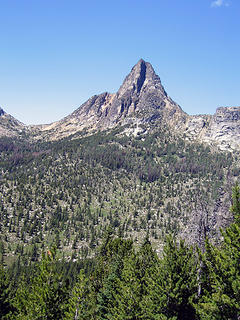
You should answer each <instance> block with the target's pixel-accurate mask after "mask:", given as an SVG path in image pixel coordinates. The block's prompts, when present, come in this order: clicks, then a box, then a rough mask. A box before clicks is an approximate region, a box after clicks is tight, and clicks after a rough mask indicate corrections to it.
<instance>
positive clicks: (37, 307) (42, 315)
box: [13, 249, 66, 320]
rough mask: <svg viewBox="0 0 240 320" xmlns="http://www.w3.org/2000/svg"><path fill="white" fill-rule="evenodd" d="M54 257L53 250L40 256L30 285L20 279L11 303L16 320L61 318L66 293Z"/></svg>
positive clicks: (52, 319) (51, 319) (53, 319)
mask: <svg viewBox="0 0 240 320" xmlns="http://www.w3.org/2000/svg"><path fill="white" fill-rule="evenodd" d="M55 256H56V253H55V250H54V249H53V250H49V251H48V252H47V254H43V255H42V260H41V262H40V264H39V265H38V266H37V267H36V270H35V275H34V277H33V278H32V279H30V283H27V281H26V280H25V279H24V278H22V280H21V282H20V285H19V287H18V289H17V292H16V296H15V298H14V301H13V305H14V307H15V308H16V316H15V318H16V319H21V320H25V319H26V320H37V319H47V320H55V319H61V318H62V315H63V305H64V302H65V300H64V299H65V298H66V292H65V288H64V287H63V281H62V277H61V275H60V274H58V273H57V272H56V259H55Z"/></svg>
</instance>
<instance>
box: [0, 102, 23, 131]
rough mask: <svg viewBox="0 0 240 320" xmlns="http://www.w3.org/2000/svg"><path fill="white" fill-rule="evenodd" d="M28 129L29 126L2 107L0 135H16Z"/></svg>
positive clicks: (0, 109) (0, 112)
mask: <svg viewBox="0 0 240 320" xmlns="http://www.w3.org/2000/svg"><path fill="white" fill-rule="evenodd" d="M25 131H28V128H27V126H25V125H24V124H23V123H21V122H20V121H18V120H17V119H15V118H14V117H12V116H11V115H10V114H7V113H6V112H5V111H4V110H3V109H2V108H0V137H2V136H6V137H16V136H19V135H21V134H22V133H24V132H25Z"/></svg>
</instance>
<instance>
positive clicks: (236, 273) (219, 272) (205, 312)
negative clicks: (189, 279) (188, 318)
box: [197, 220, 240, 320]
mask: <svg viewBox="0 0 240 320" xmlns="http://www.w3.org/2000/svg"><path fill="white" fill-rule="evenodd" d="M238 221H239V220H238ZM223 237H224V240H223V243H222V246H221V247H220V248H219V247H216V246H214V245H212V244H211V243H209V241H207V242H206V252H205V253H204V254H203V255H202V264H203V265H202V268H203V272H202V286H203V292H202V296H201V299H200V302H199V304H198V306H197V311H198V314H199V315H200V318H201V319H206V320H208V319H216V320H220V319H221V320H224V319H225V320H228V319H238V316H239V314H240V225H239V223H233V224H232V225H231V226H230V227H229V228H227V229H226V231H225V232H223Z"/></svg>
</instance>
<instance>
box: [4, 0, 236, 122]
mask: <svg viewBox="0 0 240 320" xmlns="http://www.w3.org/2000/svg"><path fill="white" fill-rule="evenodd" d="M0 49H1V50H0V106H1V107H2V108H3V109H4V110H5V111H6V112H8V113H10V114H11V115H13V116H14V117H15V118H17V119H19V120H20V121H22V122H24V123H26V124H39V123H50V122H52V121H56V120H59V119H61V118H62V117H64V116H66V115H68V114H69V113H71V112H72V111H74V110H75V109H76V108H77V107H79V106H80V105H81V104H82V103H83V102H85V101H86V100H87V99H88V98H89V97H90V96H92V95H94V94H99V93H101V92H104V91H109V92H115V91H117V90H118V88H119V86H120V85H121V83H122V81H123V79H124V78H125V76H126V75H127V74H128V73H129V71H130V70H131V68H132V67H133V65H134V64H135V63H137V61H138V60H139V59H140V58H143V59H144V60H146V61H149V62H151V64H152V65H153V67H154V69H155V71H156V73H157V74H158V75H159V76H160V78H161V80H162V83H163V85H164V87H165V89H166V91H167V92H168V94H169V95H170V96H171V97H172V98H173V99H174V100H175V101H176V102H177V103H178V104H180V105H181V107H182V108H183V110H184V111H186V112H187V113H189V114H199V113H210V114H213V113H214V112H215V109H216V108H217V107H219V106H239V105H240V55H239V53H240V0H231V1H230V0H229V1H228V0H216V1H213V0H212V1H211V0H147V1H145V0H128V1H126V0H121V1H117V0H116V1H113V0H111V1H105V0H101V1H92V0H88V1H81V0H78V1H75V0H31V1H30V0H5V1H3V0H0Z"/></svg>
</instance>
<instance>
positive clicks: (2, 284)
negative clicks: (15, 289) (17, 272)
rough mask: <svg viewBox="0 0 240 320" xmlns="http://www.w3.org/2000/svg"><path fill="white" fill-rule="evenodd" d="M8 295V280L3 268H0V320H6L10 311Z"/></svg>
mask: <svg viewBox="0 0 240 320" xmlns="http://www.w3.org/2000/svg"><path fill="white" fill-rule="evenodd" d="M9 295H10V292H9V279H8V277H7V275H6V271H5V270H4V268H3V267H2V266H0V319H7V316H8V315H9V314H10V312H11V311H12V306H11V304H10V301H9Z"/></svg>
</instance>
